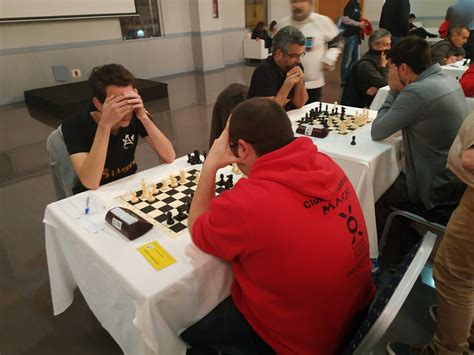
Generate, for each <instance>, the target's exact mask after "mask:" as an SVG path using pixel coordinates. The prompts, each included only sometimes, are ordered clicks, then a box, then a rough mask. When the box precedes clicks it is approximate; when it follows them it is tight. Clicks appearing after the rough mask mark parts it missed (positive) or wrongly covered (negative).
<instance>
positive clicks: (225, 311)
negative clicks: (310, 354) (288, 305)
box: [180, 297, 275, 355]
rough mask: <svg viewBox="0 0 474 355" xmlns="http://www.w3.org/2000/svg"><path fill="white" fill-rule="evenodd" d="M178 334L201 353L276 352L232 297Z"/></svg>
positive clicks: (266, 354)
mask: <svg viewBox="0 0 474 355" xmlns="http://www.w3.org/2000/svg"><path fill="white" fill-rule="evenodd" d="M180 336H181V338H182V339H183V340H184V341H185V342H186V343H188V344H189V345H190V346H191V347H192V348H193V350H196V351H197V352H199V353H200V354H212V351H210V349H216V350H219V351H221V352H222V353H225V354H228V355H274V354H275V352H274V351H273V349H272V348H271V347H270V346H269V345H268V344H267V343H265V342H264V341H263V340H262V339H261V338H260V336H259V335H258V334H257V333H256V332H255V331H254V330H253V329H252V327H251V326H250V324H249V323H248V322H247V320H246V319H245V318H244V316H243V315H242V313H240V311H239V310H238V309H237V307H236V306H235V304H234V302H233V300H232V297H227V298H226V299H225V300H223V301H222V302H221V303H219V304H218V305H217V306H216V308H214V309H213V310H212V311H211V312H210V313H209V314H208V315H206V316H205V317H204V318H203V319H201V320H200V321H198V322H197V323H195V324H193V325H192V326H190V327H189V328H188V329H186V330H185V331H184V332H183V333H181V335H180ZM206 350H207V351H206Z"/></svg>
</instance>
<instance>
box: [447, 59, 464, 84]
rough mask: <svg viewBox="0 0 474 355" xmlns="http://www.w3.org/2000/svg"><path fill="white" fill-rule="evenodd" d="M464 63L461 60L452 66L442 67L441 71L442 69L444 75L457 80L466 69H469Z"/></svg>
mask: <svg viewBox="0 0 474 355" xmlns="http://www.w3.org/2000/svg"><path fill="white" fill-rule="evenodd" d="M464 62H465V60H464V59H463V60H459V61H457V62H455V63H452V64H446V65H442V66H441V69H443V71H444V72H445V73H446V74H448V75H450V76H452V77H453V78H455V79H456V80H459V79H461V76H462V75H463V74H464V72H465V71H466V70H467V68H469V64H467V65H465V64H464Z"/></svg>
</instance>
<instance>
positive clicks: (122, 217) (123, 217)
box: [105, 207, 153, 240]
mask: <svg viewBox="0 0 474 355" xmlns="http://www.w3.org/2000/svg"><path fill="white" fill-rule="evenodd" d="M105 221H106V222H107V223H109V224H110V225H111V226H112V227H113V228H114V229H116V230H117V231H119V232H120V233H121V234H122V235H124V236H125V237H126V238H127V239H129V240H135V239H137V238H138V237H141V236H142V235H143V234H145V233H146V232H148V231H149V230H150V229H151V228H152V227H153V225H152V224H151V223H149V222H147V221H145V220H144V219H143V218H142V217H140V216H139V215H137V214H136V213H135V212H133V211H131V210H129V209H127V208H124V207H114V208H112V209H111V210H109V212H107V214H106V215H105Z"/></svg>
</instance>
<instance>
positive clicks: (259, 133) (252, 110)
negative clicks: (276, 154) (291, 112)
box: [229, 97, 294, 156]
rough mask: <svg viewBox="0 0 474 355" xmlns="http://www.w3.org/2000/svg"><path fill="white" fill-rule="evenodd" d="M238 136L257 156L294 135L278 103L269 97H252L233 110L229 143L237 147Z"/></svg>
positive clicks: (280, 146)
mask: <svg viewBox="0 0 474 355" xmlns="http://www.w3.org/2000/svg"><path fill="white" fill-rule="evenodd" d="M239 139H243V140H244V141H246V142H247V143H249V144H251V145H252V147H253V149H255V153H256V154H257V156H262V155H264V154H267V153H270V152H273V151H274V150H277V149H280V148H282V147H284V146H285V145H287V144H288V143H290V142H291V141H292V140H293V139H294V134H293V129H292V128H291V122H290V119H289V118H288V116H287V114H286V112H285V110H284V109H283V108H282V107H281V106H280V105H279V104H277V103H276V102H275V101H274V100H272V99H268V98H262V97H254V98H252V99H249V100H246V101H244V102H241V103H240V104H238V105H237V106H236V107H235V108H234V110H233V111H232V116H231V118H230V124H229V141H230V144H231V146H232V145H233V146H236V145H237V141H238V140H239Z"/></svg>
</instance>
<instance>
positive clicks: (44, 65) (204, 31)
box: [0, 0, 245, 105]
mask: <svg viewBox="0 0 474 355" xmlns="http://www.w3.org/2000/svg"><path fill="white" fill-rule="evenodd" d="M157 1H159V8H160V17H161V24H162V30H163V37H161V38H149V39H142V40H129V41H123V40H122V35H121V31H120V25H119V20H118V19H95V20H70V21H52V22H34V23H15V24H0V105H2V104H7V103H11V102H16V101H22V100H23V91H25V90H29V89H35V88H40V87H46V86H52V85H56V84H58V83H56V82H55V81H54V78H53V74H52V70H51V66H53V65H65V66H67V67H69V68H70V69H80V70H81V72H82V77H81V78H77V79H72V80H77V81H82V80H86V78H87V76H88V74H89V73H90V70H91V69H92V68H93V67H94V66H96V65H101V64H104V63H112V62H115V63H121V64H123V65H124V66H126V67H127V68H128V69H130V70H131V71H132V72H133V73H134V74H135V75H136V76H137V77H140V78H152V77H160V76H166V75H171V74H176V73H183V72H189V71H194V70H198V71H208V70H212V69H218V68H223V67H224V66H225V65H228V64H233V63H237V62H241V61H243V50H242V39H243V38H244V35H245V12H244V1H243V0H220V1H219V18H218V19H214V18H212V1H211V0H157Z"/></svg>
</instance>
